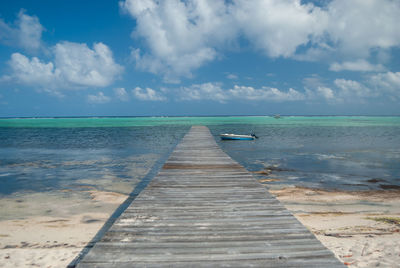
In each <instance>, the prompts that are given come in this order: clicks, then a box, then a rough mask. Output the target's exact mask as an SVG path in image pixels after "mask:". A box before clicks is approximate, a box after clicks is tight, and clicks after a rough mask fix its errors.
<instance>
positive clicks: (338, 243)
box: [270, 187, 400, 267]
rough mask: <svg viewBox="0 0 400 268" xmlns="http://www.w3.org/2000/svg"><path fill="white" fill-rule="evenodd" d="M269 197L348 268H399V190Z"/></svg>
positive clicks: (292, 191)
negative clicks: (288, 212)
mask: <svg viewBox="0 0 400 268" xmlns="http://www.w3.org/2000/svg"><path fill="white" fill-rule="evenodd" d="M270 192H271V193H272V194H274V195H275V196H276V197H277V198H278V199H279V200H280V201H281V202H282V203H283V204H284V205H285V206H286V207H287V208H288V209H289V210H291V211H292V212H293V213H294V215H295V216H296V218H297V219H298V220H299V221H301V222H302V223H303V224H304V225H305V226H306V227H307V228H308V229H309V230H311V231H312V232H313V233H314V234H315V236H316V237H317V238H318V239H319V240H320V241H321V242H322V243H323V244H324V245H325V246H326V247H327V248H329V249H330V250H332V251H333V252H334V253H335V255H336V256H337V257H338V258H339V259H340V260H342V261H343V263H345V264H346V265H348V266H349V267H400V242H399V241H400V191H398V190H396V191H383V190H382V191H365V192H347V191H323V190H314V189H307V188H300V187H287V188H283V189H279V190H270Z"/></svg>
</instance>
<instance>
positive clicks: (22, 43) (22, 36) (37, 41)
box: [0, 10, 44, 51]
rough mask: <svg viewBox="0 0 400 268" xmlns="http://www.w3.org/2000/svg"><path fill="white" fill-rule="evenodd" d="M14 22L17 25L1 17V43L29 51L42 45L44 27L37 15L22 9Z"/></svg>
mask: <svg viewBox="0 0 400 268" xmlns="http://www.w3.org/2000/svg"><path fill="white" fill-rule="evenodd" d="M14 24H15V27H13V26H12V25H8V24H7V23H5V22H4V21H3V20H1V19H0V42H1V43H3V44H6V45H10V46H17V47H21V48H23V49H26V50H28V51H35V50H38V49H39V48H40V47H41V46H42V41H41V38H42V32H43V31H44V28H43V26H42V25H41V24H40V22H39V19H38V18H37V17H36V16H29V15H27V14H25V11H24V10H21V11H20V12H19V13H18V18H17V20H16V21H15V23H14Z"/></svg>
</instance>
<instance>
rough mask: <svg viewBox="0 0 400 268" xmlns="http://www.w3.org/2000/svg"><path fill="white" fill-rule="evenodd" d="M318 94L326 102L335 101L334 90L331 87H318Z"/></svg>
mask: <svg viewBox="0 0 400 268" xmlns="http://www.w3.org/2000/svg"><path fill="white" fill-rule="evenodd" d="M317 93H318V94H319V95H320V96H322V97H323V98H324V99H326V100H333V99H335V96H334V93H333V90H332V89H330V88H329V87H321V86H319V87H317Z"/></svg>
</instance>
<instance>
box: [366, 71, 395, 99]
mask: <svg viewBox="0 0 400 268" xmlns="http://www.w3.org/2000/svg"><path fill="white" fill-rule="evenodd" d="M369 83H370V84H371V86H372V87H374V88H375V89H376V90H380V91H383V92H387V93H389V94H390V95H391V96H392V97H394V98H396V97H397V98H399V97H400V72H387V73H380V74H376V75H373V76H372V77H371V78H370V79H369Z"/></svg>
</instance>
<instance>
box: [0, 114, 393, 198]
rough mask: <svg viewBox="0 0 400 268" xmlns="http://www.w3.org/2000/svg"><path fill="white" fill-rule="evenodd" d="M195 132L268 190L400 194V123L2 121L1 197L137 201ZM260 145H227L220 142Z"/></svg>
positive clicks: (263, 119)
mask: <svg viewBox="0 0 400 268" xmlns="http://www.w3.org/2000/svg"><path fill="white" fill-rule="evenodd" d="M191 125H206V126H208V127H209V128H210V130H211V132H212V134H213V135H214V137H215V139H216V140H217V142H218V143H219V144H220V146H221V147H222V149H223V150H224V151H226V152H227V153H228V154H229V155H230V156H232V157H233V158H234V159H235V160H237V161H238V162H240V163H241V164H242V165H244V166H245V167H246V168H247V169H249V170H252V171H256V170H261V169H269V170H271V175H270V176H269V178H275V179H277V181H275V182H270V183H269V185H270V186H274V185H275V186H282V185H299V186H305V187H317V188H325V189H349V190H367V189H382V188H385V187H386V188H393V187H400V117H283V118H281V119H274V118H273V117H268V116H265V117H259V116H258V117H165V118H161V117H159V118H146V117H141V118H129V117H123V118H31V119H0V194H1V195H2V196H10V195H14V194H16V193H23V192H30V193H32V192H46V191H57V190H60V189H73V190H79V189H84V188H85V187H91V188H94V189H97V190H105V191H116V192H120V193H125V194H127V193H129V192H130V191H131V190H132V189H133V187H134V186H135V185H136V184H137V183H138V182H139V181H140V180H141V179H142V178H143V177H144V176H145V175H146V173H147V172H148V171H149V170H150V168H151V167H152V166H153V165H154V163H155V162H156V161H157V159H159V158H160V157H161V155H163V154H165V153H167V152H169V151H170V150H171V149H172V148H173V146H174V145H175V144H176V143H177V142H178V141H179V140H180V138H181V137H182V136H183V135H184V134H185V133H186V132H187V131H188V129H189V128H190V126H191ZM250 131H254V132H255V133H256V134H257V135H258V136H259V137H260V138H259V139H257V140H255V141H234V142H232V141H220V140H219V137H218V134H220V133H226V132H231V133H239V134H246V133H249V132H250Z"/></svg>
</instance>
